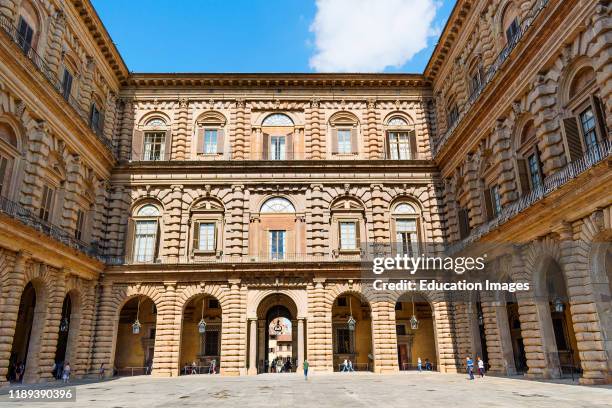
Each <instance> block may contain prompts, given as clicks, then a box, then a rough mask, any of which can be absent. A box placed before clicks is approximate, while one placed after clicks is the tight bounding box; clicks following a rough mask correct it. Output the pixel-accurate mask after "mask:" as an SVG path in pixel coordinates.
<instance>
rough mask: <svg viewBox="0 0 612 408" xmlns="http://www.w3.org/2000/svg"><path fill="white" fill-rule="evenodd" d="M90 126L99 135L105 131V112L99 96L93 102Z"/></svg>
mask: <svg viewBox="0 0 612 408" xmlns="http://www.w3.org/2000/svg"><path fill="white" fill-rule="evenodd" d="M89 127H90V128H91V129H92V130H93V131H94V132H95V133H96V134H98V135H102V134H103V132H104V112H103V111H102V103H101V102H99V101H98V100H97V98H94V101H93V102H92V103H91V109H90V112H89Z"/></svg>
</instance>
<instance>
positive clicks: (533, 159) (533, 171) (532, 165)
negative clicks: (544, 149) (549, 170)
mask: <svg viewBox="0 0 612 408" xmlns="http://www.w3.org/2000/svg"><path fill="white" fill-rule="evenodd" d="M527 166H528V167H529V179H530V181H531V189H532V190H535V189H536V188H539V187H541V186H542V175H541V174H540V158H539V157H538V155H537V153H533V154H531V155H529V157H528V158H527Z"/></svg>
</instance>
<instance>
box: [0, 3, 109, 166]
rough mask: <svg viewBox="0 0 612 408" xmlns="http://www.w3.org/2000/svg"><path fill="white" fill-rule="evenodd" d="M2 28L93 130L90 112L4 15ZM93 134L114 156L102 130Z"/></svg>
mask: <svg viewBox="0 0 612 408" xmlns="http://www.w3.org/2000/svg"><path fill="white" fill-rule="evenodd" d="M0 27H2V30H0V31H4V33H5V34H6V35H7V36H8V37H9V39H10V40H11V41H12V42H13V43H14V44H15V46H16V49H18V50H19V52H20V53H21V54H22V55H24V56H25V57H26V58H27V59H28V60H30V62H31V63H32V64H33V65H34V67H35V68H36V70H37V71H38V72H40V73H41V74H42V75H43V76H44V77H45V78H46V79H47V81H48V82H49V83H50V84H51V86H52V87H53V88H55V90H56V91H57V93H58V94H60V95H61V97H62V98H63V99H64V100H66V102H67V103H68V105H69V106H70V107H71V108H72V109H73V110H74V112H75V113H76V114H77V116H79V117H80V118H81V119H82V121H83V123H84V124H85V126H86V127H88V128H90V129H91V127H90V126H89V112H88V111H85V110H83V108H82V106H81V104H79V102H78V101H77V100H76V99H75V98H74V97H73V96H72V95H71V94H70V92H67V90H66V89H64V84H63V81H61V80H60V78H59V77H58V75H57V73H55V72H53V71H52V70H51V68H50V67H49V66H48V65H47V63H46V62H45V60H44V59H43V58H42V57H41V56H40V55H38V54H37V53H36V51H35V50H34V49H33V48H32V47H31V46H29V44H27V43H26V41H25V40H24V38H23V37H22V36H21V34H20V33H19V31H18V30H17V27H15V26H14V25H13V24H12V23H11V21H10V20H9V19H8V18H7V17H6V16H4V15H0ZM91 133H92V134H93V135H94V136H95V137H96V139H98V140H99V141H100V142H101V143H102V144H103V145H104V146H105V147H106V148H107V149H108V150H109V151H110V152H111V153H112V154H113V155H114V149H113V143H112V141H111V140H109V139H108V138H106V137H105V136H104V135H103V134H102V132H101V131H100V130H98V131H94V130H92V131H91Z"/></svg>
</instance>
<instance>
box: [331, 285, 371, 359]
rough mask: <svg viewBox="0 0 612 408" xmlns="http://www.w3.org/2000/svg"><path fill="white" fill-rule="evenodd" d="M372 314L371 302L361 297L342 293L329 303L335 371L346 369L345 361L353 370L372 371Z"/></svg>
mask: <svg viewBox="0 0 612 408" xmlns="http://www.w3.org/2000/svg"><path fill="white" fill-rule="evenodd" d="M371 316H372V310H371V307H370V303H369V302H368V301H367V300H366V299H365V298H364V297H363V296H361V295H359V294H356V293H343V294H340V295H339V296H338V297H336V299H335V300H334V303H333V306H332V339H333V341H332V346H333V365H334V366H333V367H334V371H342V370H343V369H345V366H344V361H345V360H346V361H347V362H348V361H350V362H351V364H352V367H353V369H354V370H355V371H372V370H374V355H373V352H372V317H371Z"/></svg>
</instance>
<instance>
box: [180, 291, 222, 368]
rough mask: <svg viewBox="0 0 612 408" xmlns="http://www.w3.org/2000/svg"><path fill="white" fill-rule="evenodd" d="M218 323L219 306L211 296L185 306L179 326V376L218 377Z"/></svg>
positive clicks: (192, 300)
mask: <svg viewBox="0 0 612 408" xmlns="http://www.w3.org/2000/svg"><path fill="white" fill-rule="evenodd" d="M221 322H222V310H221V305H220V304H219V300H218V299H217V298H215V297H214V296H210V295H207V294H200V295H197V296H194V297H193V298H192V299H191V300H189V301H188V302H187V303H186V304H185V308H184V309H183V321H182V325H181V349H180V368H181V372H180V374H181V375H184V374H218V373H219V367H220V364H221V329H222V327H221V324H222V323H221Z"/></svg>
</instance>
